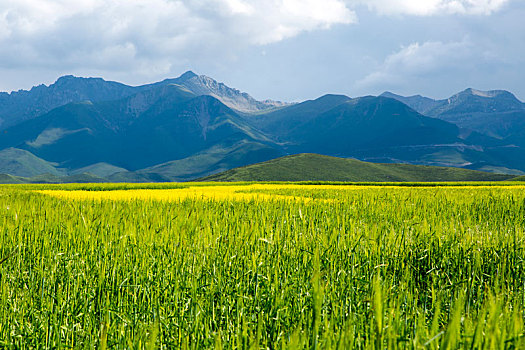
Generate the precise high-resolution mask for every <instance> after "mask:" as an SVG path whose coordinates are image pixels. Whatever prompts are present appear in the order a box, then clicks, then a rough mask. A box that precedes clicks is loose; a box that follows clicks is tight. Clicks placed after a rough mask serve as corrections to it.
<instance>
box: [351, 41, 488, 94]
mask: <svg viewBox="0 0 525 350" xmlns="http://www.w3.org/2000/svg"><path fill="white" fill-rule="evenodd" d="M478 59H479V58H477V57H476V54H475V53H474V52H473V51H472V44H471V43H470V42H469V41H468V40H463V41H461V42H450V43H443V42H439V41H435V42H425V43H423V44H419V43H413V44H411V45H409V46H406V47H402V48H401V50H400V51H398V52H395V53H393V54H391V55H389V56H388V57H387V58H386V59H385V61H384V62H383V63H382V64H381V65H380V66H379V67H378V68H377V69H376V70H375V71H374V72H373V73H371V74H369V75H367V76H366V77H365V78H364V79H362V80H360V81H358V82H357V86H358V87H360V88H373V87H380V88H383V89H384V88H385V87H404V85H405V84H404V83H405V82H414V81H415V80H418V79H421V80H425V79H426V78H428V81H431V80H432V79H430V78H431V77H433V76H434V75H437V74H449V73H450V71H454V70H463V71H466V70H469V66H470V65H475V64H476V61H477V60H478Z"/></svg>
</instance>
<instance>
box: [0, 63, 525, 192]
mask: <svg viewBox="0 0 525 350" xmlns="http://www.w3.org/2000/svg"><path fill="white" fill-rule="evenodd" d="M0 121H1V123H0V173H6V174H10V175H14V176H22V177H34V176H42V174H49V176H53V177H58V178H60V177H66V176H69V177H71V176H73V177H74V176H76V177H77V178H78V177H79V176H83V174H90V175H91V176H96V177H97V178H103V179H105V180H108V181H127V182H137V181H187V180H192V179H195V178H200V177H205V176H209V175H211V174H215V173H218V172H222V171H226V170H229V169H232V168H235V167H240V166H245V165H248V164H253V163H257V162H263V161H268V160H271V159H275V158H278V157H281V156H285V155H289V154H299V153H318V154H323V155H328V156H336V157H342V158H356V159H360V160H363V161H368V162H375V163H407V164H417V165H435V166H436V165H437V166H447V167H450V166H452V167H459V168H466V169H473V170H483V171H489V172H496V173H506V174H515V175H522V174H525V142H524V141H523V140H525V138H524V137H523V136H525V135H524V133H525V105H524V104H523V103H522V102H521V101H519V100H518V99H517V98H516V97H515V96H514V95H512V94H511V93H510V92H506V91H489V92H482V91H478V90H474V89H468V90H465V91H463V92H461V93H459V94H457V95H454V96H452V97H451V98H449V99H446V100H433V99H430V98H426V97H422V96H411V97H403V96H399V95H395V94H393V93H389V92H386V93H384V94H382V95H381V96H365V97H358V98H350V97H348V96H342V95H325V96H322V97H320V98H318V99H315V100H309V101H305V102H301V103H285V102H278V101H269V100H267V101H258V100H256V99H254V98H253V97H251V96H250V95H248V94H247V93H243V92H240V91H239V90H237V89H233V88H230V87H228V86H226V85H224V84H222V83H219V82H217V81H215V80H214V79H212V78H210V77H207V76H203V75H200V76H199V75H196V74H195V73H193V72H186V73H184V74H183V75H181V76H180V77H178V78H175V79H166V80H164V81H161V82H158V83H153V84H148V85H142V86H128V85H124V84H121V83H117V82H110V81H105V80H103V79H100V78H77V77H73V76H65V77H61V78H59V79H58V80H57V81H56V82H55V83H54V84H51V85H49V86H45V85H40V86H37V87H34V88H32V89H31V90H30V91H23V90H22V91H17V92H12V93H10V94H8V93H0ZM86 176H88V175H86ZM88 179H89V176H88Z"/></svg>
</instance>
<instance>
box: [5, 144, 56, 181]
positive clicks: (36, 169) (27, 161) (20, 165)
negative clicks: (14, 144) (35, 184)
mask: <svg viewBox="0 0 525 350" xmlns="http://www.w3.org/2000/svg"><path fill="white" fill-rule="evenodd" d="M55 165H56V164H52V163H50V162H47V161H45V160H44V159H41V158H38V157H36V156H35V155H33V154H31V153H30V152H28V151H25V150H22V149H17V148H6V149H3V150H1V151H0V173H3V174H10V175H13V176H24V177H31V176H36V175H39V174H43V173H50V174H53V175H55V176H59V175H65V172H64V171H62V170H61V169H57V168H56V167H55Z"/></svg>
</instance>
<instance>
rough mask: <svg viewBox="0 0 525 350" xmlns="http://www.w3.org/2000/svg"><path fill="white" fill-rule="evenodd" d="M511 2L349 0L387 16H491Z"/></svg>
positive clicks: (492, 0)
mask: <svg viewBox="0 0 525 350" xmlns="http://www.w3.org/2000/svg"><path fill="white" fill-rule="evenodd" d="M508 2H510V0H349V3H351V4H354V5H355V4H361V5H366V6H367V7H368V8H369V9H370V10H373V11H376V12H378V13H380V14H385V15H417V16H430V15H440V14H464V15H490V14H491V13H493V12H495V11H497V10H499V9H500V8H501V7H502V6H503V5H505V4H506V3H508Z"/></svg>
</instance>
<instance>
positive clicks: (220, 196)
mask: <svg viewBox="0 0 525 350" xmlns="http://www.w3.org/2000/svg"><path fill="white" fill-rule="evenodd" d="M443 187H444V186H443ZM396 188H397V189H399V187H398V186H373V185H372V186H355V185H295V184H251V185H230V186H224V185H210V186H189V187H185V188H176V189H132V190H113V191H84V190H74V191H71V190H39V191H36V192H39V193H42V194H46V195H50V196H53V197H57V198H64V199H74V200H123V201H129V200H158V201H167V202H177V201H182V200H185V199H202V200H218V201H222V200H235V201H251V200H257V201H277V200H285V201H290V200H294V201H302V202H309V201H311V200H314V199H315V198H311V197H309V196H308V193H307V191H323V190H332V191H349V190H350V191H355V190H360V191H367V190H370V189H381V190H388V189H396ZM422 188H425V187H422ZM432 188H436V186H433V187H432ZM458 188H460V189H461V190H474V189H476V190H480V189H503V188H507V187H506V186H461V187H458ZM513 188H514V189H525V186H513ZM283 191H284V192H285V193H286V192H287V191H288V193H287V194H282V193H283ZM302 192H303V193H302ZM297 193H302V194H303V195H297ZM317 200H319V199H317ZM320 200H322V201H326V200H327V199H320Z"/></svg>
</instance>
